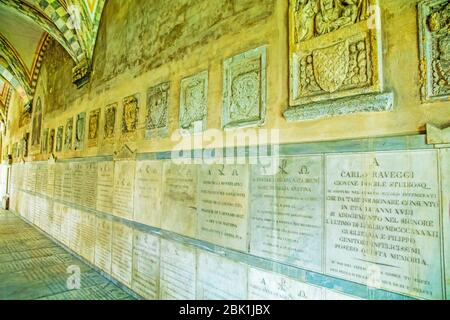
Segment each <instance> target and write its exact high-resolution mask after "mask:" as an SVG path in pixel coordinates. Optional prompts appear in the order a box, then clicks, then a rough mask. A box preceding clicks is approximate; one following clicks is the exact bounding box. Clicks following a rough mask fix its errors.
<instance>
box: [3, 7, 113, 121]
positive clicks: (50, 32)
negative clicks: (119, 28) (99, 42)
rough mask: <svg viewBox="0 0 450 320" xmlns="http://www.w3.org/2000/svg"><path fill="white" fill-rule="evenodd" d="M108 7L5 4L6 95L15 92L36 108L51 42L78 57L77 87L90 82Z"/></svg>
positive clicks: (4, 73)
mask: <svg viewBox="0 0 450 320" xmlns="http://www.w3.org/2000/svg"><path fill="white" fill-rule="evenodd" d="M105 2H106V0H0V87H1V89H2V90H4V88H7V87H10V88H13V89H14V90H16V91H17V93H18V94H19V95H20V96H21V97H22V99H23V102H24V105H29V104H30V102H31V100H32V99H33V94H34V89H35V86H36V82H37V77H38V74H39V68H40V65H41V60H42V54H43V52H44V51H45V49H46V46H47V44H48V42H49V38H50V37H51V38H53V39H54V40H56V41H57V42H59V44H60V45H61V46H62V47H63V48H64V49H65V50H66V51H67V53H68V54H69V55H70V56H71V57H72V59H73V61H74V65H75V67H74V82H75V83H77V81H80V79H84V78H86V76H87V75H88V73H89V70H90V66H91V60H92V55H93V52H94V47H95V42H96V39H97V32H98V27H99V24H100V18H101V14H102V11H103V8H104V5H105ZM77 84H79V82H78V83H77ZM2 90H0V94H1V91H2ZM0 115H1V114H0Z"/></svg>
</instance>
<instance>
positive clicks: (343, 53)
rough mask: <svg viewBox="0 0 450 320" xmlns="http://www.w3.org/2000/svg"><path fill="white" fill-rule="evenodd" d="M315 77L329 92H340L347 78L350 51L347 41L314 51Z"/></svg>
mask: <svg viewBox="0 0 450 320" xmlns="http://www.w3.org/2000/svg"><path fill="white" fill-rule="evenodd" d="M313 65H314V76H315V78H316V81H317V83H318V84H319V86H320V87H321V88H322V89H323V90H325V91H327V92H330V93H331V92H335V91H336V90H338V89H339V88H340V87H341V85H342V83H343V82H344V80H345V78H346V77H347V73H348V67H349V51H348V44H347V41H343V42H339V43H337V44H335V45H332V46H331V47H327V48H323V49H318V50H314V51H313Z"/></svg>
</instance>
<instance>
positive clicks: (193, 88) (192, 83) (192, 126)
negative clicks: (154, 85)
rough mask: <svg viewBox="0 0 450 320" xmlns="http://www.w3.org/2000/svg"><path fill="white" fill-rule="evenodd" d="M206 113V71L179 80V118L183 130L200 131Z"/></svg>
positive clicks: (204, 123) (204, 122) (204, 121)
mask: <svg viewBox="0 0 450 320" xmlns="http://www.w3.org/2000/svg"><path fill="white" fill-rule="evenodd" d="M207 114H208V71H203V72H201V73H199V74H196V75H194V76H191V77H189V78H185V79H183V80H182V81H181V94H180V119H179V125H180V128H181V130H182V131H183V132H188V133H195V132H202V131H203V130H204V129H205V127H206V117H207Z"/></svg>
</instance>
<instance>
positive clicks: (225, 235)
mask: <svg viewBox="0 0 450 320" xmlns="http://www.w3.org/2000/svg"><path fill="white" fill-rule="evenodd" d="M248 180H249V167H248V166H247V165H203V166H201V167H200V174H199V181H198V185H199V193H198V236H199V238H200V239H201V240H205V241H208V242H211V243H214V244H217V245H221V246H225V247H229V248H233V249H236V250H241V251H247V250H248V243H247V225H248Z"/></svg>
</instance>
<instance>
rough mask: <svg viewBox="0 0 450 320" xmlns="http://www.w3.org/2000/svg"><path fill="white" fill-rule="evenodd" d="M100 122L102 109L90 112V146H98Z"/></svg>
mask: <svg viewBox="0 0 450 320" xmlns="http://www.w3.org/2000/svg"><path fill="white" fill-rule="evenodd" d="M99 122H100V109H96V110H93V111H91V113H90V114H89V131H88V147H89V148H91V147H96V146H97V143H98V126H99Z"/></svg>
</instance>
